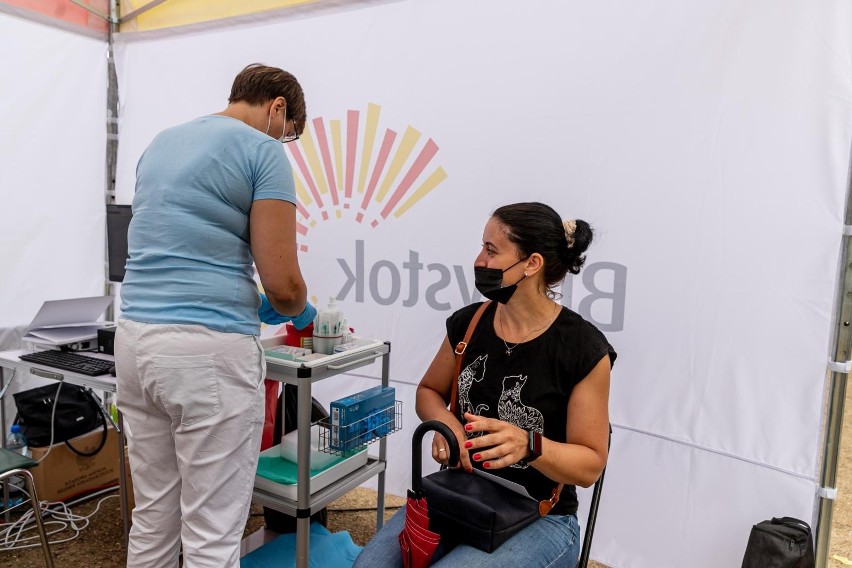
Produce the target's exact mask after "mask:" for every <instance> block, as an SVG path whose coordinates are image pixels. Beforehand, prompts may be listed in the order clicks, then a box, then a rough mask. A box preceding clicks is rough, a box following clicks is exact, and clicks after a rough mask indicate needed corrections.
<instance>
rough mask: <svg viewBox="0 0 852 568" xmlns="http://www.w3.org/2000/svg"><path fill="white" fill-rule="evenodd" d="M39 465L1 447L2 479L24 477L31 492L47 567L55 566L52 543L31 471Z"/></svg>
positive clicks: (0, 464) (0, 465)
mask: <svg viewBox="0 0 852 568" xmlns="http://www.w3.org/2000/svg"><path fill="white" fill-rule="evenodd" d="M37 465H38V463H37V462H34V461H33V460H31V459H30V458H27V457H24V456H22V455H21V454H18V453H16V452H12V451H9V450H7V449H5V448H0V481H3V482H5V481H6V480H8V479H9V478H10V477H12V476H19V477H22V478H23V479H24V484H25V485H26V488H27V493H29V494H30V505H31V506H32V509H33V516H34V517H35V522H36V527H37V528H38V536H39V539H41V550H42V552H43V553H44V563H45V565H47V568H53V557H52V556H51V554H50V544H49V543H48V541H47V533H46V532H45V530H44V523H43V522H42V520H41V510H40V509H39V501H38V496H37V495H36V489H35V483H33V476H32V474H31V473H30V472H29V469H30V468H31V467H35V466H37Z"/></svg>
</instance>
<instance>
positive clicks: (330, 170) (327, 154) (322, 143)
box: [313, 117, 339, 206]
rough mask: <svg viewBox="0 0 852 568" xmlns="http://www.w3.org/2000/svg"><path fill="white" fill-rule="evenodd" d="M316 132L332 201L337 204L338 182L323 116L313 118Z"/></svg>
mask: <svg viewBox="0 0 852 568" xmlns="http://www.w3.org/2000/svg"><path fill="white" fill-rule="evenodd" d="M313 123H314V133H315V134H316V136H317V143H318V144H319V147H320V154H321V155H322V165H323V167H324V168H325V177H326V178H328V191H329V192H330V193H331V202H332V203H333V204H334V205H335V206H337V205H338V204H339V203H338V198H337V182H336V181H335V177H334V166H333V165H332V163H331V150H330V148H329V146H328V136H326V133H325V125H323V122H322V117H317V118H315V119H314V120H313Z"/></svg>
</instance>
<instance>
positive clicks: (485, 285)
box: [473, 258, 527, 304]
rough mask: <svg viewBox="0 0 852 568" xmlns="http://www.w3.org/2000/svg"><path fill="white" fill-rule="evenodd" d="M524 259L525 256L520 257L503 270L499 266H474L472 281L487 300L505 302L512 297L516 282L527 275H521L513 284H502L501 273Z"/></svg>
mask: <svg viewBox="0 0 852 568" xmlns="http://www.w3.org/2000/svg"><path fill="white" fill-rule="evenodd" d="M525 260H526V258H522V259H521V260H519V261H518V262H516V263H515V264H513V265H512V266H510V267H509V268H506V269H505V270H500V269H499V268H485V267H484V266H474V267H473V278H474V283H475V284H476V289H477V290H479V293H480V294H482V295H483V296H485V297H486V298H488V299H489V300H493V301H495V302H500V303H501V304H505V303H507V302H508V301H509V299H510V298H511V297H512V294H514V293H515V290H517V289H518V284H520V283H521V280H523V279H524V278H526V277H527V275H526V274H524V275H523V276H521V280H518V281H517V282H515V283H514V284H510V285H508V286H503V273H504V272H506V270H511V269H512V268H514V267H515V266H517V265H518V264H520V263H521V262H523V261H525Z"/></svg>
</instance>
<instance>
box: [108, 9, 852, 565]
mask: <svg viewBox="0 0 852 568" xmlns="http://www.w3.org/2000/svg"><path fill="white" fill-rule="evenodd" d="M521 6H522V5H520V4H518V3H495V2H485V1H484V0H479V1H469V2H451V1H449V0H434V1H432V2H414V1H399V2H377V3H372V4H371V3H360V4H355V3H352V4H346V5H345V7H344V8H345V9H333V10H329V9H322V8H319V9H317V10H314V11H302V12H299V14H298V16H292V15H290V16H288V15H287V13H286V12H285V13H283V14H282V15H277V16H276V15H270V16H269V17H268V18H267V19H265V20H264V22H263V23H257V22H253V23H245V22H243V23H239V24H237V25H233V26H222V25H217V26H213V27H210V29H195V30H192V31H191V32H184V33H174V34H172V35H166V34H162V33H156V34H150V35H146V34H139V35H132V34H119V35H118V36H117V39H116V62H117V71H118V76H119V92H120V97H121V114H120V120H121V121H120V141H121V143H120V145H119V160H118V181H117V199H118V201H119V202H120V203H129V202H130V200H131V199H132V193H133V181H134V168H135V164H136V161H137V160H138V158H139V155H140V154H141V152H142V150H143V149H144V148H145V146H146V145H147V144H148V143H149V142H150V140H151V138H152V137H153V136H154V135H155V134H156V133H157V132H158V131H160V130H161V129H163V128H166V127H168V126H171V125H173V124H176V123H179V122H183V121H186V120H190V119H192V118H194V117H196V116H198V115H201V114H205V113H209V112H216V111H219V110H221V109H222V108H224V106H225V104H226V98H227V93H228V90H229V88H230V82H231V80H232V78H233V76H234V75H235V74H236V73H237V72H238V71H239V70H240V69H241V68H242V67H243V66H244V65H245V64H247V63H249V62H253V61H262V62H266V63H268V64H272V65H279V66H281V67H284V68H286V69H288V70H289V71H292V72H293V73H294V74H295V75H296V76H297V77H298V78H299V79H300V81H301V82H302V84H303V86H304V88H305V92H306V96H307V104H308V112H309V115H310V117H309V118H310V119H315V118H321V119H322V122H321V123H319V122H316V123H315V122H311V128H312V129H313V130H312V133H311V135H310V139H309V140H307V141H306V140H305V139H304V138H303V140H302V141H301V142H300V147H301V148H302V149H301V150H300V152H301V153H302V155H308V154H309V152H308V151H307V150H306V148H308V147H309V146H310V145H311V144H317V143H320V142H321V141H319V138H321V137H320V136H318V135H317V134H318V133H319V132H325V133H326V134H327V136H328V138H329V139H331V140H334V139H335V137H336V134H335V132H336V131H335V129H336V128H341V129H342V130H343V131H344V132H349V130H348V129H349V128H350V126H352V125H353V124H354V123H353V122H349V120H350V119H352V118H353V117H356V115H355V114H354V113H353V112H350V111H358V114H357V118H356V119H355V120H356V121H357V123H358V125H359V128H360V129H359V131H358V134H357V137H356V138H353V140H356V142H357V143H356V144H355V155H354V156H352V155H350V154H349V153H348V150H347V153H345V155H340V154H339V153H333V155H332V157H331V161H330V162H329V164H330V166H329V168H328V169H326V168H324V167H323V166H322V165H321V166H319V167H318V168H317V169H315V170H314V169H311V167H310V165H308V167H307V169H306V170H304V171H303V170H301V169H300V168H299V166H298V164H296V161H295V160H294V158H295V156H294V154H293V150H292V149H288V152H290V154H291V161H293V163H294V169H295V170H296V172H297V176H298V177H299V178H300V180H301V181H302V182H303V183H306V184H307V179H306V178H308V177H310V176H306V175H304V174H305V172H306V171H311V172H313V174H314V177H315V178H316V180H319V181H321V180H322V179H325V182H324V183H325V187H326V192H325V193H322V194H319V195H320V196H321V197H322V198H323V200H324V201H323V204H322V205H320V204H319V202H318V201H317V200H316V199H313V200H312V202H311V203H310V204H305V209H306V211H307V213H308V215H309V219H306V220H305V223H306V226H308V227H309V230H308V232H307V234H306V235H304V236H303V237H300V243H301V244H302V245H304V246H305V247H306V248H307V251H306V252H304V253H302V254H301V263H302V265H303V268H304V272H305V275H306V279H307V281H308V283H309V288H310V293H311V294H313V295H314V296H315V298H316V300H317V301H319V302H320V303H323V304H324V303H325V301H326V300H327V298H328V297H329V296H330V295H334V296H337V297H338V300H339V303H340V304H341V307H342V308H343V309H344V311H345V312H346V315H347V316H348V317H349V318H350V321H351V322H352V324H353V325H354V326H355V328H356V331H357V332H358V333H359V334H362V335H368V336H374V337H380V338H384V339H388V340H390V341H391V342H392V354H391V378H392V380H393V382H394V383H393V384H394V386H396V387H397V389H398V398H400V399H401V400H403V402H404V413H405V419H404V420H405V428H404V430H403V431H402V432H401V433H397V434H395V435H393V436H391V438H390V444H389V447H390V454H391V456H392V458H391V461H390V464H389V469H388V490H389V491H390V492H392V493H395V494H399V495H402V494H404V491H405V490H406V489H407V488H408V487H409V486H410V447H409V444H410V435H411V432H412V431H413V427H414V426H415V425H416V423H417V422H418V420H417V418H416V415H415V413H414V387H415V385H416V383H417V381H418V380H419V378H420V376H421V374H422V372H423V371H424V370H425V368H426V366H427V365H428V362H429V361H430V359H431V356H432V355H433V353H434V352H435V351H436V349H437V347H438V345H439V343H440V341H441V340H442V337H443V335H444V331H443V329H444V328H443V325H444V320H445V318H446V317H447V316H448V315H449V313H451V309H456V308H459V307H461V306H462V305H464V304H465V303H467V302H469V301H471V299H472V298H474V299H475V298H476V296H475V295H474V296H471V290H472V280H473V279H472V263H473V259H474V257H475V255H476V254H477V250H478V247H479V244H480V240H481V231H482V227H483V225H484V223H485V221H486V220H487V217H488V215H489V213H490V212H491V211H492V210H493V209H494V208H495V207H497V206H499V205H502V204H505V203H508V202H513V201H519V200H526V199H536V200H542V201H545V202H548V203H550V204H552V205H553V206H554V207H555V208H556V209H557V210H558V211H560V212H561V213H562V214H563V215H565V216H568V217H579V218H583V219H586V220H588V221H590V222H591V223H592V224H593V225H594V226H595V227H596V228H597V231H598V232H597V237H596V243H595V244H594V245H593V248H592V249H591V250H590V252H589V259H588V265H587V268H586V270H585V273H584V275H581V276H580V277H578V278H575V279H574V281H573V282H572V281H569V282H568V283H567V284H566V286H565V287H564V288H563V291H564V292H565V297H564V298H563V303H565V304H566V305H569V306H571V307H572V308H574V309H575V310H577V311H579V312H580V313H581V314H583V315H585V316H586V317H589V318H591V319H592V320H593V321H595V322H596V323H597V324H598V325H599V326H600V327H601V329H603V330H604V331H605V332H606V334H607V336H608V337H609V339H610V341H611V343H612V344H613V345H614V346H615V348H616V350H617V351H618V352H619V360H618V362H617V364H616V367H615V371H614V374H613V383H612V403H611V414H612V421H613V423H614V426H615V432H614V434H613V451H612V454H611V458H610V465H609V468H608V471H607V481H606V486H605V488H604V492H603V500H602V512H601V515H600V517H599V521H598V526H597V531H596V537H595V546H594V549H593V557H594V558H597V559H600V560H601V561H603V562H605V563H607V564H610V565H613V566H619V567H628V566H629V567H647V566H655V567H660V566H684V565H688V566H694V567H698V568H701V567H705V566H706V567H711V566H712V567H714V568H716V567H719V566H731V567H733V566H738V565H739V564H740V562H741V559H742V553H743V550H744V547H745V543H746V539H747V536H748V531H749V529H750V527H751V525H752V524H753V523H755V522H757V521H760V520H762V519H764V518H768V517H770V516H773V515H774V516H780V515H791V516H796V517H800V518H804V519H812V514H813V507H814V503H815V490H816V482H815V480H816V477H817V473H818V459H819V456H818V449H819V438H820V413H821V404H822V396H823V384H824V379H825V372H826V361H827V357H828V347H829V340H830V337H829V335H830V324H831V319H832V316H831V314H832V294H833V291H834V281H835V275H836V266H837V256H838V246H839V243H840V235H841V234H842V224H843V221H842V212H843V204H844V195H845V188H846V172H847V166H848V160H849V148H850V138H852V128H850V126H852V113H850V110H852V105H850V95H852V83H850V65H849V62H850V55H852V46H850V37H852V34H850V33H849V22H850V21H852V19H850V17H852V14H850V8H849V5H848V3H844V2H839V1H831V2H824V3H814V2H808V1H807V0H798V1H793V0H785V1H782V2H778V1H770V0H757V1H754V2H748V3H742V2H737V1H734V0H729V1H712V2H711V1H706V2H701V3H680V2H662V1H651V0H642V1H633V2H598V3H583V2H576V1H569V2H564V1H560V2H557V1H551V2H541V3H536V4H535V6H534V7H533V6H526V5H524V6H523V7H521ZM371 104H374V105H378V106H379V107H380V108H381V111H380V115H379V118H378V128H379V135H377V136H376V142H375V146H374V147H373V148H372V152H371V154H370V155H369V156H368V163H369V164H370V169H369V171H368V172H365V174H371V173H372V171H373V167H374V164H375V162H376V155H377V153H378V146H379V143H380V141H381V134H382V133H384V132H385V130H386V129H390V130H393V131H395V132H397V133H399V136H398V137H397V141H396V142H395V143H394V146H393V150H392V153H391V155H392V156H394V155H399V147H400V145H401V143H400V139H403V138H404V135H403V132H404V131H405V130H406V129H407V128H408V127H409V126H411V127H413V128H414V129H416V130H417V131H419V132H420V133H422V137H421V139H420V140H419V141H418V142H416V144H415V150H414V151H413V152H412V153H411V156H410V157H409V158H408V160H407V161H406V162H405V165H404V167H403V168H402V172H405V171H407V170H408V168H409V167H410V166H412V165H414V164H413V162H414V156H417V155H418V152H420V151H421V150H422V149H424V148H425V147H426V145H425V141H426V139H427V138H431V139H432V140H434V143H435V144H436V145H437V147H438V148H439V149H438V151H437V153H436V154H435V157H434V159H433V160H432V161H431V162H430V163H429V165H428V167H426V168H425V169H424V171H423V172H422V173H421V174H420V175H419V177H417V179H416V182H415V183H414V184H413V188H417V187H420V185H421V184H422V183H424V181H425V179H426V178H427V176H429V175H430V174H432V173H433V172H434V171H436V169H437V168H438V167H440V168H442V169H443V171H444V172H446V174H447V178H446V180H444V181H443V182H442V183H439V184H438V185H437V186H436V187H435V188H434V189H433V190H432V191H431V192H429V193H427V194H426V195H425V196H423V197H422V198H420V199H419V200H415V201H413V202H412V206H411V207H410V208H409V209H408V210H406V211H405V212H404V213H403V214H401V215H399V216H395V215H394V214H393V213H391V214H390V215H387V217H386V218H385V216H383V215H381V212H380V211H381V209H382V208H383V207H385V206H386V204H387V203H388V201H384V202H379V201H380V200H379V199H378V198H375V199H372V200H367V201H366V207H365V212H364V213H365V215H366V219H365V221H364V222H362V223H359V222H357V221H356V220H355V219H354V218H353V217H354V214H355V212H356V211H358V210H359V208H360V206H361V204H362V198H363V195H364V194H362V193H359V192H357V191H355V193H353V196H352V197H351V201H347V200H346V199H345V197H343V190H342V189H341V190H340V193H339V194H338V195H334V192H333V190H331V189H328V188H329V187H332V185H333V184H332V183H331V180H332V179H333V178H336V177H337V178H338V179H345V178H346V177H347V175H349V174H345V175H344V173H343V172H341V171H340V167H341V166H340V165H335V162H334V159H335V158H336V157H337V156H338V155H340V158H341V160H340V162H339V164H348V163H349V160H350V159H351V158H354V160H352V162H353V163H354V166H353V167H354V178H353V180H352V182H351V185H352V186H354V187H355V188H356V189H357V187H358V179H359V174H360V167H361V166H360V164H361V158H362V156H363V155H364V153H365V152H366V148H368V147H369V144H368V143H367V142H368V140H367V136H366V135H365V134H364V130H365V129H366V128H367V124H366V123H367V121H368V109H370V108H371V107H370V105H371ZM326 129H328V130H326ZM337 139H339V138H337ZM345 139H346V138H345V137H344V140H345ZM318 141H319V142H318ZM320 146H321V144H320ZM332 146H334V144H332ZM343 146H345V144H344V145H343ZM318 159H319V158H318ZM317 163H318V164H319V163H320V162H317ZM343 167H344V169H345V166H343ZM317 172H319V173H318V174H317ZM326 174H328V175H326ZM323 176H325V177H323ZM401 177H402V174H400V176H399V178H401ZM367 178H369V175H367ZM399 178H397V179H396V181H395V182H394V183H393V184H391V185H390V189H391V190H395V188H397V187H399V185H400V179H399ZM319 181H318V183H319ZM337 183H341V182H337ZM348 183H349V182H345V183H344V185H345V184H348ZM380 183H381V182H380ZM319 185H322V184H321V183H320V184H319ZM305 195H307V193H306V194H305ZM388 195H391V194H390V193H389V194H388ZM332 197H334V198H335V199H337V198H338V197H339V198H340V202H339V203H336V202H334V201H333V200H332ZM406 198H407V195H406ZM385 199H386V200H387V199H389V198H388V197H385ZM347 203H348V204H349V205H350V209H346V208H345V207H344V206H345V205H346V204H347ZM94 205H96V204H94ZM94 205H93V207H94ZM95 209H97V208H96V207H95ZM97 210H99V209H97ZM395 211H397V212H399V209H396V210H395ZM338 212H339V215H338ZM323 213H326V214H327V217H328V218H327V219H326V218H325V217H324V216H323V215H322V214H323ZM372 219H376V220H377V221H378V223H377V224H376V226H375V227H373V226H371V224H370V223H369V221H370V220H372ZM312 222H313V224H312ZM267 332H269V330H267ZM378 374H379V368H378V365H373V366H372V367H370V368H368V369H366V370H365V371H363V372H361V373H360V374H359V375H357V376H353V377H352V380H351V381H347V382H339V381H337V382H336V381H333V380H332V381H326V382H324V383H319V384H317V385H316V389H315V391H316V393H317V394H318V397H319V398H321V400H324V401H325V402H327V401H328V400H330V399H333V398H336V397H337V396H339V395H341V394H343V393H348V392H351V391H353V390H356V389H358V388H360V387H362V386H371V385H373V384H375V382H376V378H377V377H378ZM429 461H430V460H425V461H424V463H428V462H429ZM587 499H588V497H586V499H585V500H586V501H587ZM580 518H581V521H585V517H584V516H583V514H581V517H580Z"/></svg>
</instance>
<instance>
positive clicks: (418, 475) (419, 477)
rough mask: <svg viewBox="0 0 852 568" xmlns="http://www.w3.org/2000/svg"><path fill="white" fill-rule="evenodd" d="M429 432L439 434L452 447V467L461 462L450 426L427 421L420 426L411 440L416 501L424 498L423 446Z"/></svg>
mask: <svg viewBox="0 0 852 568" xmlns="http://www.w3.org/2000/svg"><path fill="white" fill-rule="evenodd" d="M429 430H434V431H436V432H438V433H439V434H440V435H441V436H443V437H444V438H445V439H446V440H447V444H448V445H449V447H450V460H449V461H448V462H447V463H449V464H450V465H453V464H457V463H458V462H459V443H458V440H456V435H455V434H454V433H453V431H452V430H451V429H450V427H449V426H447V425H446V424H444V423H443V422H440V421H438V420H427V421H426V422H423V423H422V424H420V425H419V426H418V427H417V428H416V429H415V430H414V436H412V438H411V492H410V493H413V494H414V495H413V497H414V498H415V499H419V498H420V497H422V496H423V462H422V451H421V445H422V442H423V436H424V434H426V432H428V431H429Z"/></svg>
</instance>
